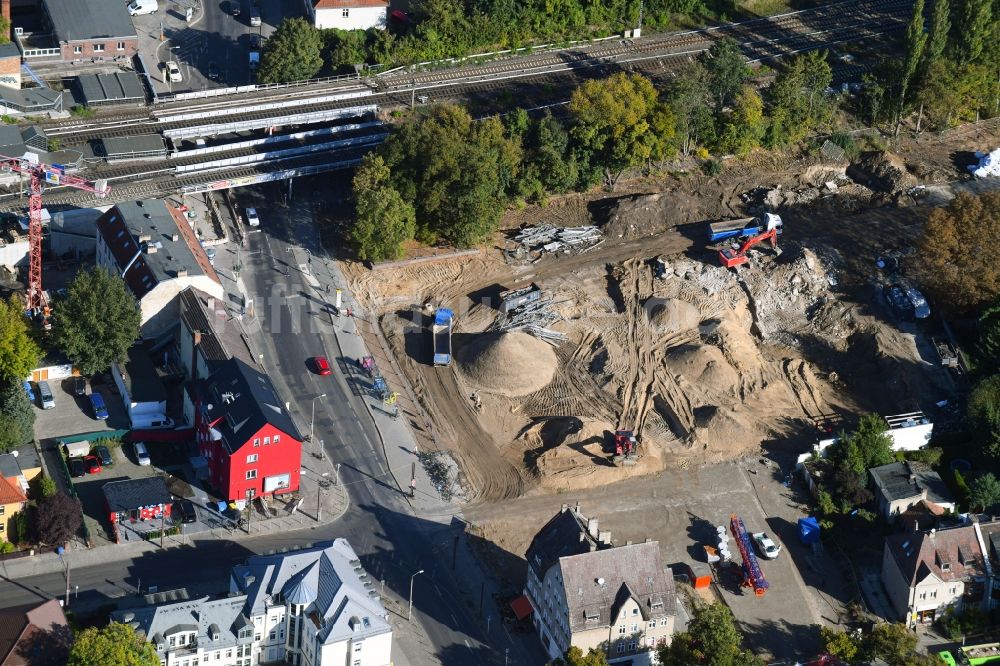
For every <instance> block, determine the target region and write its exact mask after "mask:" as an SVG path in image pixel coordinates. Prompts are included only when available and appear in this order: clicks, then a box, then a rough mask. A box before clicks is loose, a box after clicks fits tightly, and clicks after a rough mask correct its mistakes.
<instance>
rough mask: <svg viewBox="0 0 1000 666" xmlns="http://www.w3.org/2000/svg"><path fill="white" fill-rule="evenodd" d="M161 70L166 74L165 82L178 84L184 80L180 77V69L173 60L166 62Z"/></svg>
mask: <svg viewBox="0 0 1000 666" xmlns="http://www.w3.org/2000/svg"><path fill="white" fill-rule="evenodd" d="M163 68H164V70H166V72H167V80H168V81H170V82H171V83H180V82H181V81H183V80H184V77H183V76H181V68H180V67H178V66H177V63H176V62H174V61H173V60H168V61H167V64H166V65H164V66H163Z"/></svg>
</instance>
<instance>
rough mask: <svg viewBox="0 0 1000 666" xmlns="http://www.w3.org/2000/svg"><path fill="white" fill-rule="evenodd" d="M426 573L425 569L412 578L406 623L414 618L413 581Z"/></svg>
mask: <svg viewBox="0 0 1000 666" xmlns="http://www.w3.org/2000/svg"><path fill="white" fill-rule="evenodd" d="M423 572H424V570H423V569H421V570H420V571H418V572H417V573H415V574H413V575H412V576H410V608H409V610H407V611H406V621H407V622H409V621H410V618H411V617H413V579H414V578H416V577H417V576H419V575H420V574H422V573H423Z"/></svg>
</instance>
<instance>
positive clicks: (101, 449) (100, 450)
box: [94, 446, 114, 467]
mask: <svg viewBox="0 0 1000 666" xmlns="http://www.w3.org/2000/svg"><path fill="white" fill-rule="evenodd" d="M94 455H95V456H97V457H98V458H100V460H101V465H102V466H104V467H110V466H111V465H113V464H114V461H113V460H112V459H111V451H109V450H108V447H106V446H95V447H94Z"/></svg>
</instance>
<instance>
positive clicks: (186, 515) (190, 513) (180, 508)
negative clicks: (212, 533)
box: [170, 500, 198, 523]
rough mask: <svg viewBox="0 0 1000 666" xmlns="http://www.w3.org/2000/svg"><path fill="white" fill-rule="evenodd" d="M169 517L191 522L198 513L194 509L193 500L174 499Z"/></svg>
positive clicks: (178, 520)
mask: <svg viewBox="0 0 1000 666" xmlns="http://www.w3.org/2000/svg"><path fill="white" fill-rule="evenodd" d="M170 517H171V518H173V519H174V522H175V523H176V522H181V523H193V522H194V521H196V520H198V514H197V513H196V512H195V509H194V502H192V501H191V500H176V501H175V502H174V506H173V507H172V508H171V509H170Z"/></svg>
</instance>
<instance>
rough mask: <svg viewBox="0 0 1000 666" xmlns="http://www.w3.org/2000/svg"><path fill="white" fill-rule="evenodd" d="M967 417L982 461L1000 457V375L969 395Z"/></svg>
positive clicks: (977, 385) (982, 381)
mask: <svg viewBox="0 0 1000 666" xmlns="http://www.w3.org/2000/svg"><path fill="white" fill-rule="evenodd" d="M966 415H967V419H968V423H969V427H970V429H971V431H972V437H973V440H974V442H975V444H976V446H977V448H978V449H979V454H980V456H981V457H982V459H983V460H989V461H992V460H995V459H996V458H997V457H1000V375H991V376H989V377H986V378H985V379H983V380H981V381H980V382H979V383H978V384H976V386H975V388H973V389H972V393H971V394H970V395H969V401H968V405H967V407H966Z"/></svg>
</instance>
